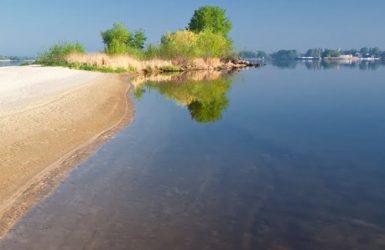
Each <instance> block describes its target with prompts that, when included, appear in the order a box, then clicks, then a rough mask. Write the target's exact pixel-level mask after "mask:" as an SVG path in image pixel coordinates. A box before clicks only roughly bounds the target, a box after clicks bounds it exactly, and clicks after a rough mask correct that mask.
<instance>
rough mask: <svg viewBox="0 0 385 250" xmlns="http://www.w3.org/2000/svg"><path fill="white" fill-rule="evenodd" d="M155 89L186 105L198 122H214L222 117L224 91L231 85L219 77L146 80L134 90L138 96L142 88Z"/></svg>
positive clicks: (224, 104) (227, 80) (224, 99)
mask: <svg viewBox="0 0 385 250" xmlns="http://www.w3.org/2000/svg"><path fill="white" fill-rule="evenodd" d="M145 87H147V88H149V89H155V90H157V91H158V92H159V93H160V94H162V95H164V96H166V97H167V98H169V99H171V100H173V101H175V102H176V103H178V104H179V105H182V106H185V107H187V109H188V110H189V112H190V114H191V117H192V119H194V120H196V121H197V122H199V123H210V122H215V121H217V120H219V119H221V117H222V112H223V111H224V110H225V109H226V108H227V106H228V104H229V101H228V98H227V96H226V93H227V92H228V91H229V89H230V87H231V81H230V80H229V79H227V78H220V79H216V80H210V81H207V80H205V81H193V80H187V81H182V82H179V81H178V82H172V81H170V82H162V83H159V82H148V83H145V84H144V86H143V87H142V88H138V89H137V90H136V91H135V93H136V94H135V95H136V96H138V97H139V98H141V97H142V95H143V93H144V88H145Z"/></svg>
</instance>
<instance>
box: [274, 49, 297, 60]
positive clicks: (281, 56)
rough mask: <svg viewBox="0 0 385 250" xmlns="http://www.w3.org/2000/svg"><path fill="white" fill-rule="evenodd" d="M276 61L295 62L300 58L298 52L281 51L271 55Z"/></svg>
mask: <svg viewBox="0 0 385 250" xmlns="http://www.w3.org/2000/svg"><path fill="white" fill-rule="evenodd" d="M271 57H272V58H273V59H274V60H294V59H296V58H297V57H298V52H297V51H296V50H279V51H277V52H275V53H273V54H272V55H271Z"/></svg>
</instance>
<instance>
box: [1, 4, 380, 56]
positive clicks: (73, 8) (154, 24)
mask: <svg viewBox="0 0 385 250" xmlns="http://www.w3.org/2000/svg"><path fill="white" fill-rule="evenodd" d="M202 5H216V6H220V7H222V8H224V9H225V10H226V13H227V15H228V17H229V18H230V20H231V21H232V23H233V30H232V31H231V33H230V36H231V38H232V39H233V41H234V44H235V48H236V49H237V50H243V49H248V50H265V51H267V52H272V51H275V50H278V49H297V50H299V51H305V50H306V49H308V48H343V49H350V48H360V47H363V46H369V47H380V48H382V49H385V0H222V1H220V0H210V1H209V0H207V1H203V0H186V1H185V0H174V1H171V0H141V1H140V0H132V1H131V0H108V1H107V0H60V1H59V0H45V1H43V0H33V1H32V0H0V55H17V56H24V55H25V56H34V55H37V54H38V53H41V52H42V51H44V50H45V49H47V48H49V46H50V45H52V44H54V43H57V42H73V41H78V42H80V43H82V44H83V45H84V46H85V48H86V49H87V50H88V51H100V50H102V49H103V43H102V41H101V37H100V32H101V31H103V30H106V29H108V28H110V27H111V26H112V24H113V23H114V22H123V23H125V24H126V25H127V27H128V28H129V29H131V30H135V29H140V28H141V29H143V30H144V31H145V32H146V34H147V37H148V42H150V43H159V40H160V37H161V35H162V34H164V33H165V32H172V31H175V30H178V29H183V28H185V27H186V26H187V24H188V22H189V20H190V18H191V16H192V14H193V12H194V10H195V9H197V8H199V7H200V6H202Z"/></svg>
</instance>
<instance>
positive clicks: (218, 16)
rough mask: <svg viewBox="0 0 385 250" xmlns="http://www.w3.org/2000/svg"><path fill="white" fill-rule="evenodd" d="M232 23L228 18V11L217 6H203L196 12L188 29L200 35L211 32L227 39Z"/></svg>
mask: <svg viewBox="0 0 385 250" xmlns="http://www.w3.org/2000/svg"><path fill="white" fill-rule="evenodd" d="M231 26H232V24H231V21H230V20H229V19H228V18H227V17H226V11H225V10H224V9H221V8H219V7H216V6H203V7H200V8H199V9H197V10H195V12H194V15H193V16H192V18H191V20H190V23H189V24H188V29H189V30H191V31H193V32H195V33H199V32H202V31H204V30H210V31H211V32H213V33H219V34H222V35H223V36H225V37H227V35H228V33H229V32H230V30H231Z"/></svg>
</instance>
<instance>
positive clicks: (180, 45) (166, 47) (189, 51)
mask: <svg viewBox="0 0 385 250" xmlns="http://www.w3.org/2000/svg"><path fill="white" fill-rule="evenodd" d="M231 49H232V43H231V41H230V40H228V39H227V38H225V37H223V36H222V35H220V34H215V33H213V32H211V31H209V30H205V31H203V32H199V33H194V32H191V31H188V30H180V31H177V32H174V33H168V34H166V35H164V36H163V37H162V39H161V45H160V54H161V56H162V57H166V58H183V59H191V58H197V57H225V56H227V55H229V54H230V53H231Z"/></svg>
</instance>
